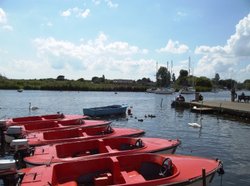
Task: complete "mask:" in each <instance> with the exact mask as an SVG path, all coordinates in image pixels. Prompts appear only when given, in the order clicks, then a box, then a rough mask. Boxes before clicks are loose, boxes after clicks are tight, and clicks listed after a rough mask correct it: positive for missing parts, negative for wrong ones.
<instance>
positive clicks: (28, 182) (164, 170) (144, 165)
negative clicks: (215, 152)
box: [20, 153, 223, 186]
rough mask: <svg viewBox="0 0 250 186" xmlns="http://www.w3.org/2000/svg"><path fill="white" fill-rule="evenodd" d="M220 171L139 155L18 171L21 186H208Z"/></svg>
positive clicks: (214, 165) (188, 160)
mask: <svg viewBox="0 0 250 186" xmlns="http://www.w3.org/2000/svg"><path fill="white" fill-rule="evenodd" d="M221 170H223V169H222V164H221V162H220V161H219V160H212V159H205V158H200V157H192V156H184V155H170V154H161V155H160V154H144V153H140V154H133V155H124V156H112V157H102V158H98V159H91V160H81V161H72V162H67V163H55V164H51V165H46V166H45V165H43V166H36V167H32V168H26V169H21V170H20V172H21V173H23V174H24V175H23V178H22V180H21V184H20V185H22V186H33V185H34V186H37V185H53V186H76V185H126V186H127V185H130V186H131V185H133V186H144V185H147V186H155V185H169V186H170V185H171V186H173V185H175V186H177V185H179V186H180V185H181V186H184V185H185V186H186V185H192V186H194V185H207V184H209V183H210V182H211V181H212V179H213V177H214V175H215V173H216V172H217V171H219V172H222V171H221Z"/></svg>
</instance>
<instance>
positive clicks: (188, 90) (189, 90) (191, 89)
mask: <svg viewBox="0 0 250 186" xmlns="http://www.w3.org/2000/svg"><path fill="white" fill-rule="evenodd" d="M194 93H195V88H194V87H184V88H182V89H180V90H179V94H194Z"/></svg>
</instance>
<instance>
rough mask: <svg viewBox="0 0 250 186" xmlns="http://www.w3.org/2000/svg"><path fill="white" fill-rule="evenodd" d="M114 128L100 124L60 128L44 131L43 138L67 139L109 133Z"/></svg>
mask: <svg viewBox="0 0 250 186" xmlns="http://www.w3.org/2000/svg"><path fill="white" fill-rule="evenodd" d="M113 132H114V130H113V129H112V128H111V126H100V127H90V128H74V129H69V130H60V131H53V132H44V133H43V137H44V139H45V140H55V139H67V138H76V137H84V136H96V135H105V134H111V133H113Z"/></svg>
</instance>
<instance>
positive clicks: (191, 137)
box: [0, 90, 250, 186]
mask: <svg viewBox="0 0 250 186" xmlns="http://www.w3.org/2000/svg"><path fill="white" fill-rule="evenodd" d="M245 93H246V94H249V95H250V92H245ZM203 96H204V98H205V99H218V100H229V99H230V92H229V91H228V92H219V93H204V94H203ZM185 97H186V100H192V99H193V98H194V95H190V96H185ZM174 98H175V95H155V94H148V93H131V92H118V93H117V94H114V92H68V91H62V92H60V91H24V92H22V93H18V92H17V91H14V90H12V91H5V90H0V108H1V109H0V118H5V117H18V116H27V115H41V114H51V113H56V112H58V111H60V112H63V113H65V114H82V109H83V107H92V106H103V105H109V104H122V103H125V104H128V105H129V106H131V107H132V113H133V117H127V118H121V119H113V120H112V121H113V124H112V125H113V126H115V127H132V128H140V129H144V130H145V131H146V134H145V136H148V137H160V138H179V139H180V140H181V141H182V145H181V147H179V148H178V150H177V152H176V153H179V154H187V155H194V156H203V157H208V158H219V159H220V160H222V161H223V163H224V169H225V172H226V174H225V175H224V176H223V177H222V183H223V185H224V186H230V185H239V186H249V185H250V161H249V159H250V123H249V122H247V121H237V120H235V119H232V118H231V119H229V118H224V117H221V116H217V115H202V116H201V115H200V114H195V113H191V112H190V111H189V110H176V109H173V108H171V106H170V104H171V101H172V100H174ZM29 102H31V103H32V105H33V106H38V107H39V109H38V110H36V111H30V112H29V109H28V107H29ZM148 114H153V115H155V116H156V117H155V118H148V117H147V118H145V115H148ZM201 117H203V120H202V125H203V127H202V129H197V128H192V127H189V126H188V122H197V123H200V118H201ZM136 118H137V119H136ZM138 119H143V122H139V121H138ZM220 181H221V177H219V176H216V177H215V179H214V181H213V183H212V185H213V186H219V185H220Z"/></svg>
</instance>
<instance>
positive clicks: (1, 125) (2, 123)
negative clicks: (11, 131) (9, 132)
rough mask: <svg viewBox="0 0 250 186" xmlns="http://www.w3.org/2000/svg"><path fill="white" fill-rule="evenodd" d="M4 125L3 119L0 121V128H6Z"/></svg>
mask: <svg viewBox="0 0 250 186" xmlns="http://www.w3.org/2000/svg"><path fill="white" fill-rule="evenodd" d="M6 123H7V122H6V120H5V119H0V127H6Z"/></svg>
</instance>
